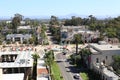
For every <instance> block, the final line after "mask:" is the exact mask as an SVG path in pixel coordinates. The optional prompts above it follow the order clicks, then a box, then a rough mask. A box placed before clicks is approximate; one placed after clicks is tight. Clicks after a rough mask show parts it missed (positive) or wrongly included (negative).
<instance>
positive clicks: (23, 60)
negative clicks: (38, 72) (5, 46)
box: [0, 51, 34, 68]
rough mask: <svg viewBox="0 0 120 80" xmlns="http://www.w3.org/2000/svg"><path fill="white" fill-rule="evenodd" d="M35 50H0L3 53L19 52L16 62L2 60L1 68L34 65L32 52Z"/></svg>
mask: <svg viewBox="0 0 120 80" xmlns="http://www.w3.org/2000/svg"><path fill="white" fill-rule="evenodd" d="M33 53H34V51H13V52H9V51H6V52H0V54H1V55H5V54H18V56H17V58H16V60H15V62H2V63H0V68H12V67H32V65H33V59H32V56H31V54H33Z"/></svg>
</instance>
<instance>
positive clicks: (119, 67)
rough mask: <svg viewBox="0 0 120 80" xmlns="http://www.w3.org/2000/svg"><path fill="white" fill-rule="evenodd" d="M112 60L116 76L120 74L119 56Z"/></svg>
mask: <svg viewBox="0 0 120 80" xmlns="http://www.w3.org/2000/svg"><path fill="white" fill-rule="evenodd" d="M113 60H114V62H113V68H114V70H115V71H116V72H117V73H118V74H120V56H118V55H115V56H113Z"/></svg>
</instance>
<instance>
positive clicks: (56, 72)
mask: <svg viewBox="0 0 120 80" xmlns="http://www.w3.org/2000/svg"><path fill="white" fill-rule="evenodd" d="M51 69H52V74H53V78H54V80H63V78H61V72H60V69H59V66H58V65H57V63H56V62H53V64H52V67H51Z"/></svg>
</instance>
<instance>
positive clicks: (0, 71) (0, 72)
mask: <svg viewBox="0 0 120 80" xmlns="http://www.w3.org/2000/svg"><path fill="white" fill-rule="evenodd" d="M2 74H3V73H2V69H1V68H0V80H2Z"/></svg>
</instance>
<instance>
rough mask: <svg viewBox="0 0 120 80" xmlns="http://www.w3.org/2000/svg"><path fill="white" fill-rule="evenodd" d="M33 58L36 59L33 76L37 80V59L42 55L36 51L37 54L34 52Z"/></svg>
mask: <svg viewBox="0 0 120 80" xmlns="http://www.w3.org/2000/svg"><path fill="white" fill-rule="evenodd" d="M32 58H33V60H34V62H33V73H32V74H33V75H32V78H33V80H36V77H37V60H38V58H40V56H39V55H38V54H37V53H35V54H32Z"/></svg>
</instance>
